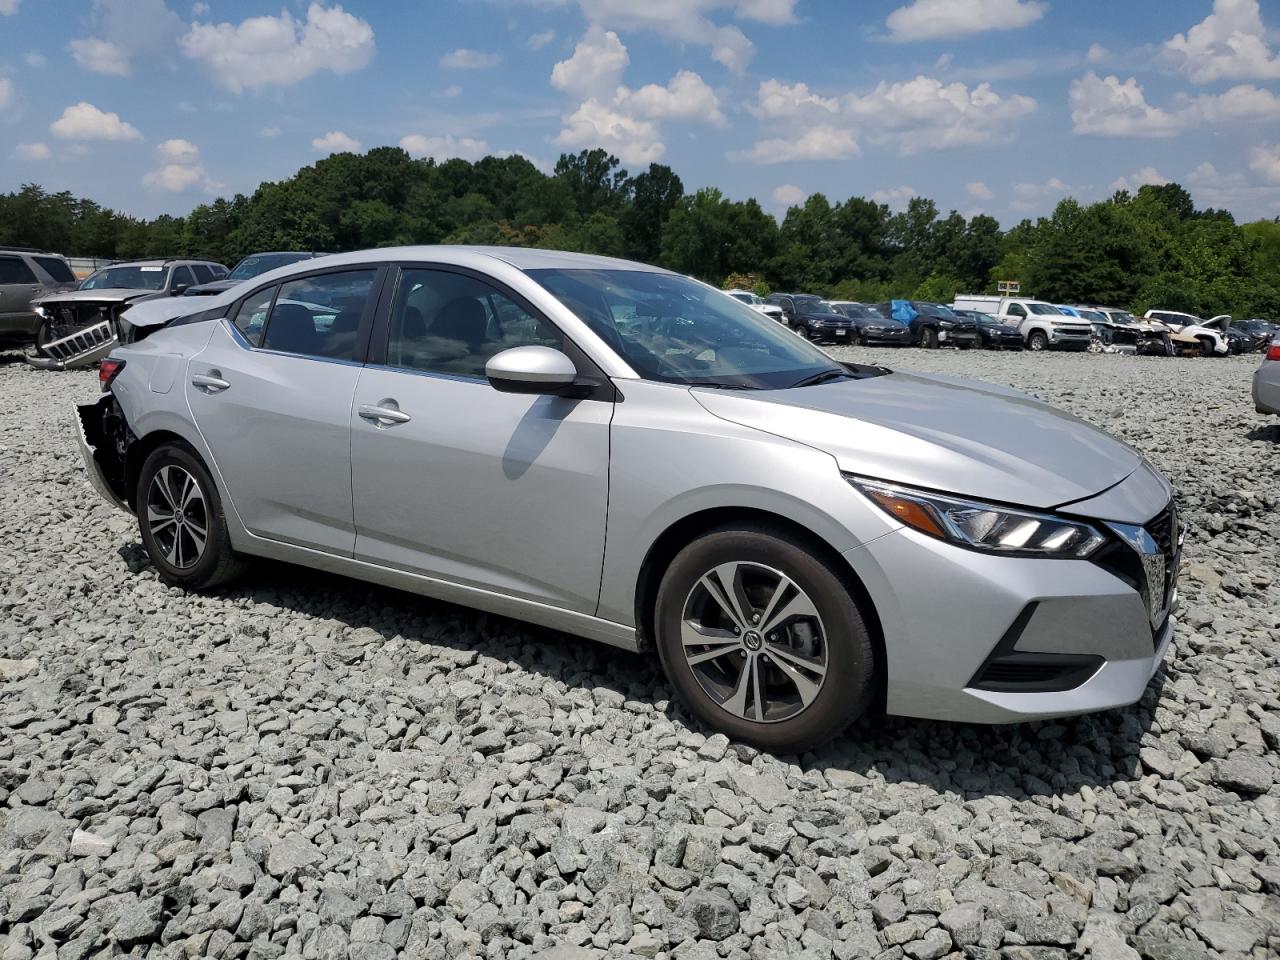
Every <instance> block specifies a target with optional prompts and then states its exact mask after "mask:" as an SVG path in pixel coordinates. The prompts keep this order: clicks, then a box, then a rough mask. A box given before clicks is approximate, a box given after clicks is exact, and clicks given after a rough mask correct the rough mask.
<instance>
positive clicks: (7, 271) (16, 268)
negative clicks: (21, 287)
mask: <svg viewBox="0 0 1280 960" xmlns="http://www.w3.org/2000/svg"><path fill="white" fill-rule="evenodd" d="M35 282H36V275H35V274H34V273H32V272H31V268H30V267H28V266H27V265H26V264H25V263H24V262H23V260H22V258H21V257H0V283H35Z"/></svg>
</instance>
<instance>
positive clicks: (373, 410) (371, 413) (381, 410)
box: [357, 400, 413, 427]
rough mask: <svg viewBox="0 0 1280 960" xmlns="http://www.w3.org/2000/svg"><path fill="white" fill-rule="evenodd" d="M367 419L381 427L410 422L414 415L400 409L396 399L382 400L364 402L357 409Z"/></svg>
mask: <svg viewBox="0 0 1280 960" xmlns="http://www.w3.org/2000/svg"><path fill="white" fill-rule="evenodd" d="M357 412H358V413H359V414H360V416H361V417H363V418H364V419H365V420H369V421H370V422H372V423H374V424H376V425H377V426H379V427H389V426H391V425H392V424H396V423H408V422H409V421H410V420H412V419H413V417H411V416H409V415H408V414H407V413H405V412H404V411H403V410H401V409H400V405H399V404H398V403H396V402H395V401H394V400H381V401H379V402H378V403H362V404H361V405H360V409H359V410H358V411H357Z"/></svg>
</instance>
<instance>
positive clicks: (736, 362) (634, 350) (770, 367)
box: [528, 270, 843, 389]
mask: <svg viewBox="0 0 1280 960" xmlns="http://www.w3.org/2000/svg"><path fill="white" fill-rule="evenodd" d="M528 273H529V276H530V277H531V278H532V279H534V280H535V281H537V282H538V283H539V284H541V285H542V286H543V287H545V288H546V289H547V290H548V291H550V293H551V294H552V295H553V296H555V297H556V299H558V300H559V301H560V302H561V303H562V304H564V305H565V306H566V307H567V308H568V309H570V310H571V311H573V313H574V314H576V315H577V316H578V317H579V318H580V319H581V320H582V322H583V323H585V324H586V325H587V326H588V327H589V328H590V329H591V330H592V332H593V333H595V334H596V335H597V336H598V337H600V339H602V340H603V341H604V342H605V343H606V344H608V345H609V346H610V347H611V348H613V350H614V351H615V352H617V354H618V355H619V356H620V357H622V358H623V359H624V360H626V361H627V363H628V364H630V366H631V367H632V368H633V369H634V370H635V371H636V372H637V373H639V374H640V376H642V377H644V378H645V379H646V380H657V381H660V382H663V383H679V384H685V385H690V386H694V385H701V386H723V387H736V388H741V389H778V388H784V387H789V386H792V385H794V384H796V383H798V382H799V381H802V380H807V379H810V378H812V377H815V376H818V375H821V374H823V373H826V372H830V373H832V374H833V375H839V374H840V373H842V372H843V368H841V367H840V366H839V365H838V364H836V363H835V362H834V361H833V360H832V359H831V358H830V357H828V356H827V355H826V354H825V353H823V352H822V351H821V350H819V349H818V348H817V347H814V346H811V345H810V344H809V343H808V342H806V341H804V340H802V339H800V338H799V337H797V336H796V335H795V334H793V333H791V332H790V331H789V330H786V329H785V328H783V327H781V326H779V325H778V324H777V323H775V322H773V321H772V320H770V319H769V318H768V317H765V316H764V315H763V314H760V313H757V312H756V311H755V310H752V309H750V308H749V307H747V306H744V305H742V304H740V303H735V302H734V301H733V300H732V298H726V297H723V296H721V295H720V294H719V293H718V292H717V291H715V290H712V289H710V288H709V287H707V286H705V285H703V284H701V283H698V282H697V281H696V280H690V279H689V278H688V277H681V276H676V275H673V274H666V273H651V272H649V271H643V270H530V271H529V272H528ZM815 299H816V298H815ZM818 302H820V301H818Z"/></svg>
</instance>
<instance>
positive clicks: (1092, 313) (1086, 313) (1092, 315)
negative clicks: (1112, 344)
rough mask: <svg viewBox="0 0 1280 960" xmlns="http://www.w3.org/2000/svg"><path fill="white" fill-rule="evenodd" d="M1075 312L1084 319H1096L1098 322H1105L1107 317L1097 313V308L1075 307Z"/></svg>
mask: <svg viewBox="0 0 1280 960" xmlns="http://www.w3.org/2000/svg"><path fill="white" fill-rule="evenodd" d="M1076 314H1077V315H1078V316H1081V317H1083V318H1084V319H1086V320H1097V321H1098V322H1099V323H1106V322H1107V318H1106V317H1105V316H1104V315H1103V314H1101V313H1099V312H1098V311H1097V310H1080V309H1077V310H1076Z"/></svg>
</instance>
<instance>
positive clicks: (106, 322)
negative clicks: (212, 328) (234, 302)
mask: <svg viewBox="0 0 1280 960" xmlns="http://www.w3.org/2000/svg"><path fill="white" fill-rule="evenodd" d="M226 275H227V268H226V267H224V266H223V265H222V264H220V263H214V262H212V261H209V260H136V261H133V262H131V263H116V264H112V265H111V266H109V267H103V268H102V269H101V270H99V271H97V272H96V273H93V274H91V275H90V276H89V277H88V278H86V279H85V281H84V282H83V283H81V284H80V286H79V287H78V288H77V289H75V290H69V291H67V292H66V293H55V294H51V295H50V296H47V297H40V298H38V299H36V300H33V301H32V302H31V307H32V309H33V310H35V312H36V314H37V316H39V317H40V326H39V328H38V329H37V330H36V347H35V350H36V352H35V355H34V356H31V355H28V357H27V363H29V364H31V365H32V366H33V367H40V368H41V369H46V370H67V369H70V368H72V367H83V366H87V365H89V364H91V363H95V362H96V361H98V360H101V359H102V358H103V357H105V356H106V355H107V354H108V353H110V352H111V348H112V347H113V346H115V344H116V343H117V342H118V340H119V339H120V327H121V323H120V315H121V314H122V313H123V312H124V311H126V310H127V309H129V307H131V306H132V305H133V304H136V303H141V302H143V301H146V300H154V299H157V298H160V297H176V296H178V295H179V294H182V293H185V292H186V291H187V290H188V289H190V288H191V287H194V286H195V285H196V284H197V283H209V282H211V281H213V280H218V279H221V278H222V277H225V276H226Z"/></svg>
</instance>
